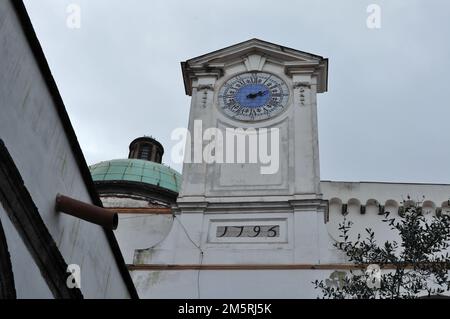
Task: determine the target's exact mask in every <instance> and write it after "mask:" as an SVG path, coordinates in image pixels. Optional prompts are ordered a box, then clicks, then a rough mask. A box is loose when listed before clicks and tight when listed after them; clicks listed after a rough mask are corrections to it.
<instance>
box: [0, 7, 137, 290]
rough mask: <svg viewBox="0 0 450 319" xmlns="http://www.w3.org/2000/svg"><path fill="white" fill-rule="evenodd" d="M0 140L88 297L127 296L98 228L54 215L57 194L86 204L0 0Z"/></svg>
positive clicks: (50, 107)
mask: <svg viewBox="0 0 450 319" xmlns="http://www.w3.org/2000/svg"><path fill="white" fill-rule="evenodd" d="M0 43H1V44H2V45H1V46H0V56H1V57H2V58H1V59H0V83H1V85H0V110H1V116H0V137H1V138H2V139H3V140H4V142H5V144H6V147H7V148H8V150H9V152H10V153H11V156H12V157H13V160H14V161H15V163H16V166H17V167H18V169H19V171H20V173H21V175H22V178H23V180H24V183H25V186H26V187H27V189H28V190H29V192H30V194H31V196H32V198H33V200H34V202H35V204H36V206H37V208H38V209H39V212H40V214H41V216H42V219H43V220H44V222H45V224H46V226H47V228H48V230H49V231H50V234H51V235H52V237H53V239H54V240H55V242H56V244H57V246H58V248H59V249H60V251H61V253H62V255H63V257H64V259H65V261H66V262H67V263H68V264H78V265H80V266H81V286H82V287H81V290H82V292H83V294H84V297H86V298H94V297H95V298H127V297H129V293H128V291H127V288H126V286H125V283H124V281H123V279H122V276H121V274H120V272H119V269H118V266H117V263H116V261H115V259H114V256H113V254H112V250H111V248H110V245H109V243H108V241H107V238H106V236H105V234H104V232H103V230H102V229H101V227H100V226H97V225H93V224H90V223H88V222H85V221H82V220H79V219H76V218H74V217H71V216H67V215H63V214H60V213H57V212H55V210H54V204H55V197H56V194H57V193H62V194H65V195H68V196H70V197H73V198H76V199H79V200H82V201H85V202H90V201H91V200H90V196H89V194H88V192H87V190H86V185H85V184H84V181H83V179H82V176H81V174H80V171H79V169H78V166H77V163H76V161H75V157H74V154H73V153H72V150H71V147H70V145H69V141H68V138H67V136H66V135H65V132H64V129H63V126H62V123H61V121H60V119H59V117H58V114H57V112H56V108H55V105H54V103H53V100H52V98H51V96H50V93H49V91H48V88H47V86H46V84H45V82H44V79H43V77H42V75H41V72H40V70H39V68H38V65H37V63H36V61H35V58H34V56H33V54H32V52H31V49H30V47H29V46H28V43H27V41H26V39H25V36H24V34H23V32H22V29H21V26H20V23H19V20H18V19H17V17H16V14H15V11H14V10H13V7H12V5H11V3H10V1H0Z"/></svg>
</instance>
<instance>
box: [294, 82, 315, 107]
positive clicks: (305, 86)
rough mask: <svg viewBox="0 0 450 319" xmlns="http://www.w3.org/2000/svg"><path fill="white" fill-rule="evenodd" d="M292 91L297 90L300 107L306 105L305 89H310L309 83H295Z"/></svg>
mask: <svg viewBox="0 0 450 319" xmlns="http://www.w3.org/2000/svg"><path fill="white" fill-rule="evenodd" d="M293 88H294V90H296V89H298V90H299V100H300V105H303V106H305V105H306V89H311V83H309V82H295V83H294V86H293Z"/></svg>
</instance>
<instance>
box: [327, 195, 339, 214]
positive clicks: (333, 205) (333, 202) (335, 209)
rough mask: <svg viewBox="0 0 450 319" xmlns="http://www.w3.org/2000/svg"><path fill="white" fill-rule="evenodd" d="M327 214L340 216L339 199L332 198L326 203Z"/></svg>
mask: <svg viewBox="0 0 450 319" xmlns="http://www.w3.org/2000/svg"><path fill="white" fill-rule="evenodd" d="M328 212H329V214H330V215H332V214H342V200H341V199H339V198H336V197H334V198H332V199H330V200H329V201H328Z"/></svg>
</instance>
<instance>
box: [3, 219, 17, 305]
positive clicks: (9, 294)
mask: <svg viewBox="0 0 450 319" xmlns="http://www.w3.org/2000/svg"><path fill="white" fill-rule="evenodd" d="M16 298H17V295H16V287H15V285H14V273H13V270H12V264H11V256H10V254H9V251H8V243H7V241H6V236H5V232H4V231H3V227H2V221H1V220H0V299H16Z"/></svg>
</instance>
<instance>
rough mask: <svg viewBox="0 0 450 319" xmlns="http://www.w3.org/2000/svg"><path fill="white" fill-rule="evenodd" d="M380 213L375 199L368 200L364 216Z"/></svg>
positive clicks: (378, 204)
mask: <svg viewBox="0 0 450 319" xmlns="http://www.w3.org/2000/svg"><path fill="white" fill-rule="evenodd" d="M379 211H380V203H379V202H378V201H377V200H376V199H373V198H371V199H369V200H367V202H366V214H368V215H377V214H378V213H379Z"/></svg>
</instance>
